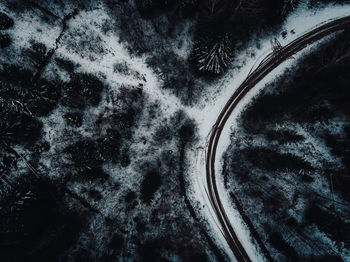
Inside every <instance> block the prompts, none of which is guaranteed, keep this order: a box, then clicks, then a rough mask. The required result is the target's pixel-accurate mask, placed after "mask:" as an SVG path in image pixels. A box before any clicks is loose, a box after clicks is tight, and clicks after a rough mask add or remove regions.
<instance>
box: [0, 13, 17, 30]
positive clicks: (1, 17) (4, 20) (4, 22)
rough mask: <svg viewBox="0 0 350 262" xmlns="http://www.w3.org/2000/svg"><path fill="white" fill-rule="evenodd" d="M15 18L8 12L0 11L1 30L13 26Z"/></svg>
mask: <svg viewBox="0 0 350 262" xmlns="http://www.w3.org/2000/svg"><path fill="white" fill-rule="evenodd" d="M13 24H14V22H13V19H12V18H10V17H9V16H8V15H7V14H5V13H3V12H0V30H7V29H10V28H11V27H13Z"/></svg>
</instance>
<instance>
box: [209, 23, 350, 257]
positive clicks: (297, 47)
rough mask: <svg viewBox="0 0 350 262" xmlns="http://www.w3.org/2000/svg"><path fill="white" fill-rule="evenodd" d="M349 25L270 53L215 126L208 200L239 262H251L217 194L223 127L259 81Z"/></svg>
mask: <svg viewBox="0 0 350 262" xmlns="http://www.w3.org/2000/svg"><path fill="white" fill-rule="evenodd" d="M347 26H350V16H346V17H343V18H339V19H336V20H333V21H331V22H328V23H325V24H322V25H320V26H318V27H316V28H315V29H313V30H311V31H309V32H307V33H305V34H303V35H302V36H300V37H298V38H297V39H295V40H294V41H292V42H290V43H289V44H288V45H286V46H283V47H280V48H279V49H277V50H275V51H274V52H272V53H270V54H269V55H268V56H267V57H266V58H265V59H264V60H263V61H262V62H261V63H260V64H259V66H258V67H257V68H256V69H255V70H254V71H253V72H251V73H249V75H248V76H247V78H246V79H245V80H244V82H243V83H242V84H241V85H240V86H239V87H238V89H237V90H236V91H235V92H234V94H233V95H232V96H231V97H230V99H229V100H228V102H227V103H226V105H225V106H224V108H223V109H222V111H221V113H220V115H219V117H218V119H217V120H216V122H215V124H214V126H213V127H212V130H211V134H210V137H209V143H208V146H207V155H206V180H207V187H208V197H209V200H210V202H211V205H212V207H213V210H214V212H215V215H216V218H217V219H218V221H219V223H220V225H221V231H222V233H223V235H224V238H225V239H226V241H227V244H228V245H229V247H230V249H231V250H232V252H233V254H234V255H235V257H236V259H237V260H238V261H252V260H251V259H250V258H249V256H248V254H247V252H246V251H245V249H244V248H243V245H242V244H241V242H240V241H239V239H238V237H237V235H236V233H235V230H234V228H233V226H232V225H231V223H230V220H229V219H228V217H227V214H226V211H225V209H224V207H223V205H222V203H221V200H220V194H219V192H218V188H217V184H216V179H215V155H216V148H217V146H218V142H219V139H220V135H221V132H222V129H223V127H224V126H225V124H226V122H227V119H228V118H229V117H230V115H231V113H232V111H233V110H234V109H235V107H236V106H237V104H238V103H239V102H240V100H242V98H243V97H244V96H245V95H246V94H247V93H248V91H249V90H251V89H252V88H253V87H254V86H255V85H256V84H257V83H258V82H259V81H260V80H262V79H263V78H264V77H265V76H266V75H267V74H269V73H270V72H271V71H272V70H273V69H275V68H276V67H277V66H279V65H280V64H281V63H282V62H283V61H285V60H287V59H288V58H290V57H292V56H293V54H296V53H297V52H299V51H301V50H302V49H304V48H305V47H306V46H308V45H310V44H312V43H314V42H316V41H317V40H320V39H322V38H323V37H325V36H327V35H330V34H331V33H334V32H336V31H339V30H342V29H345V28H346V27H347Z"/></svg>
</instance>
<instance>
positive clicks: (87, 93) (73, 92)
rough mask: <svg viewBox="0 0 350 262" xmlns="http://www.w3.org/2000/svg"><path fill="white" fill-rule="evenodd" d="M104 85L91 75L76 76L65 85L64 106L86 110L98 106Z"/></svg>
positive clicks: (81, 74) (80, 74)
mask: <svg viewBox="0 0 350 262" xmlns="http://www.w3.org/2000/svg"><path fill="white" fill-rule="evenodd" d="M103 89H104V85H103V83H102V82H101V81H100V80H99V79H98V78H97V77H95V76H93V75H90V74H84V73H79V74H74V75H72V77H71V81H70V82H69V83H68V84H65V85H64V92H63V99H62V104H63V105H65V106H68V107H71V108H77V109H81V110H83V109H85V108H86V107H88V106H97V105H98V104H99V103H100V100H101V92H102V90H103Z"/></svg>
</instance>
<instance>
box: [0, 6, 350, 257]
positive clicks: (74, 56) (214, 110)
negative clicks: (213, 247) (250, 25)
mask: <svg viewBox="0 0 350 262" xmlns="http://www.w3.org/2000/svg"><path fill="white" fill-rule="evenodd" d="M305 5H306V2H305V3H304V4H301V5H300V6H299V8H298V9H297V10H295V11H294V12H293V13H292V14H291V15H290V16H289V17H288V18H287V20H286V21H285V23H284V24H283V26H282V27H281V29H280V32H278V33H276V35H268V36H266V37H265V38H264V39H254V45H253V44H252V45H251V47H250V48H248V49H247V50H245V51H243V52H242V53H241V54H240V55H238V56H237V57H236V60H235V64H237V63H240V64H241V67H240V69H231V70H229V72H228V73H226V75H225V76H224V77H223V78H221V79H220V80H218V81H216V82H214V83H213V84H212V85H211V86H209V87H206V88H205V95H203V96H202V97H201V99H200V101H199V102H198V103H197V104H195V105H193V106H185V105H183V103H182V102H181V101H180V100H179V98H178V97H176V96H175V95H173V94H172V93H171V92H170V91H168V90H166V89H162V88H161V87H162V80H161V77H160V76H158V75H157V74H156V73H155V72H154V71H153V70H152V69H151V68H150V67H149V66H148V65H147V63H146V59H147V56H146V55H144V56H141V57H139V56H138V57H137V56H133V55H131V54H130V53H129V52H128V49H127V47H126V46H125V43H122V42H121V41H120V39H119V37H118V35H116V34H113V33H108V32H107V33H106V34H102V33H101V31H100V28H101V27H103V24H104V23H106V22H108V21H109V20H110V17H109V16H108V12H107V11H106V10H104V7H103V6H99V7H98V8H96V9H94V10H92V11H82V12H80V13H79V14H78V15H77V16H76V17H75V18H74V19H72V20H70V21H69V22H68V30H67V32H65V34H64V35H63V37H62V40H61V42H62V43H64V44H62V45H61V46H59V48H58V49H57V50H56V53H55V55H56V56H57V57H62V58H65V59H69V60H71V61H73V62H74V63H75V64H77V65H79V66H78V69H77V71H78V72H84V73H85V72H86V73H91V74H94V75H99V76H101V77H102V78H104V79H105V81H106V83H108V85H110V87H111V89H112V90H118V89H119V88H120V87H122V86H127V87H135V86H137V85H139V86H140V87H141V88H142V89H143V92H144V94H145V96H146V98H147V100H148V102H149V103H157V104H158V105H159V106H160V108H159V110H160V111H161V112H162V116H163V117H170V116H172V115H174V113H175V112H177V111H179V110H182V111H184V112H185V113H186V114H187V115H188V116H189V117H190V118H192V119H193V120H195V122H196V123H197V127H198V128H197V130H198V137H199V139H198V142H197V143H196V145H193V147H192V148H191V150H189V151H188V152H187V154H186V159H188V162H189V165H190V167H189V168H188V169H187V172H188V173H187V182H189V184H190V185H191V187H190V188H189V189H188V193H189V194H190V199H191V201H192V204H193V206H194V207H196V208H195V209H196V210H197V214H198V215H199V216H200V218H201V220H202V222H203V224H205V225H206V229H207V231H208V232H210V235H212V236H213V238H214V239H215V240H216V243H217V244H218V245H219V246H220V247H222V248H223V249H224V250H225V251H226V253H227V254H228V256H229V257H230V258H231V260H232V261H234V260H235V258H234V256H233V254H232V253H231V251H230V249H229V247H228V245H227V243H226V241H225V239H224V237H223V235H222V234H221V232H220V225H219V224H218V221H217V219H216V217H215V215H214V212H213V210H212V209H211V205H210V202H209V200H208V198H207V194H206V178H205V154H206V152H205V149H206V145H207V140H208V136H209V134H210V130H211V128H212V126H213V124H214V123H215V121H216V119H217V117H218V116H219V113H220V111H221V110H222V108H223V107H224V105H225V103H226V102H227V100H228V99H229V97H230V96H231V95H232V94H233V93H234V91H235V90H236V88H238V86H239V85H240V83H242V82H243V81H244V79H245V78H246V76H247V75H248V73H249V72H250V70H251V69H252V67H254V66H255V65H256V64H257V60H259V59H263V58H264V56H265V55H267V54H268V53H269V52H271V50H272V48H271V45H270V40H271V39H273V38H274V37H276V38H277V39H278V40H279V41H280V43H281V44H282V45H285V44H286V43H288V42H290V41H292V40H293V39H295V38H297V36H299V35H301V34H303V33H304V32H306V31H308V30H310V29H311V28H313V27H315V26H317V25H318V24H319V23H321V22H325V21H328V20H330V19H334V18H338V17H341V16H344V15H346V14H349V13H350V6H328V7H326V8H322V9H321V10H309V9H307V8H306V6H305ZM7 11H8V13H9V14H11V12H10V11H9V10H7ZM27 15H28V14H24V15H23V17H19V18H18V19H17V20H16V23H15V27H14V28H13V29H11V30H9V33H10V35H11V37H12V38H13V40H14V41H13V42H14V44H13V46H12V47H11V48H12V52H11V56H13V57H17V58H16V59H17V61H18V63H20V61H21V53H19V52H18V50H22V49H23V48H24V47H26V48H28V47H29V46H30V45H29V44H30V42H29V40H30V41H38V42H41V43H44V44H45V45H46V46H47V47H48V48H52V47H54V45H55V39H56V38H57V37H58V35H59V34H60V30H61V25H60V24H59V23H56V24H53V25H51V26H46V25H45V24H43V23H40V22H37V21H35V19H36V18H35V17H34V18H33V17H31V16H27ZM44 25H45V26H44ZM80 28H82V29H81V30H82V31H83V33H85V31H84V30H85V29H87V30H88V31H87V32H88V33H87V35H90V36H93V39H92V40H94V41H96V43H95V42H91V43H90V44H91V46H88V47H85V46H84V47H83V46H82V47H81V48H80V49H77V48H76V47H75V48H72V45H69V41H73V42H74V41H75V39H74V37H72V35H69V34H70V32H71V31H75V32H76V31H79V29H80ZM187 30H188V27H186V32H184V33H183V34H182V35H181V36H180V37H182V38H183V42H184V43H185V44H184V45H183V47H181V48H180V49H178V48H177V47H176V48H177V49H176V50H175V51H174V52H175V53H176V54H177V55H178V56H179V57H182V58H187V57H188V54H189V50H190V48H191V45H190V43H191V41H190V40H189V36H188V35H187V34H188V32H187ZM292 30H294V32H295V33H291V31H292ZM283 31H286V32H288V34H287V36H286V37H285V38H282V37H280V33H281V32H283ZM80 37H81V36H80ZM76 40H77V41H79V40H80V39H76ZM88 41H89V39H88V40H87V42H88ZM67 43H68V44H67ZM258 43H259V46H260V47H259V48H256V47H255V46H256V45H257V44H258ZM99 45H100V46H101V47H102V49H103V50H104V51H103V52H99V51H98V48H99ZM316 46H317V43H316V44H314V45H312V46H309V47H308V48H306V49H305V50H303V51H302V52H300V53H299V54H297V55H295V58H294V59H293V60H292V59H291V60H288V61H286V62H284V63H283V64H282V65H280V66H279V67H278V68H276V69H275V70H274V71H273V72H271V73H270V74H269V75H268V76H267V77H265V78H264V80H263V81H261V82H260V83H259V84H258V85H257V86H256V87H255V88H254V89H253V90H251V91H250V92H249V93H248V94H247V95H246V97H245V99H244V100H243V101H241V103H240V104H239V106H238V107H237V108H236V110H235V111H234V112H233V114H232V115H231V117H230V119H229V122H228V123H227V124H226V126H225V128H224V129H223V132H222V135H221V139H220V142H219V145H218V151H217V158H216V165H215V167H216V171H217V182H218V187H219V190H220V192H221V198H222V203H223V204H224V206H225V209H226V210H227V214H228V215H229V218H230V220H231V222H232V225H233V226H234V229H235V231H236V233H237V235H238V238H239V239H240V240H241V242H242V244H243V246H244V247H245V249H246V251H247V253H248V254H249V256H250V257H251V259H252V260H253V261H264V258H263V257H262V256H261V252H260V250H258V248H257V246H256V245H255V243H254V241H253V240H252V239H251V237H250V233H249V230H248V229H247V226H246V225H245V224H244V223H243V221H242V219H241V217H240V215H239V214H238V211H237V210H235V209H234V208H233V207H232V203H231V201H230V200H229V196H228V194H226V192H225V188H224V185H223V178H222V177H221V176H220V174H221V169H222V168H221V165H222V162H221V159H222V155H223V153H224V152H225V151H226V149H227V147H228V146H229V144H230V142H231V141H230V134H231V133H232V131H233V130H234V129H235V128H237V126H236V119H237V117H238V116H239V115H240V113H241V112H242V110H243V109H244V107H245V106H246V105H247V104H249V102H250V101H251V99H252V98H253V97H254V96H256V95H257V94H258V92H259V90H261V89H262V88H264V87H265V85H266V84H267V83H269V82H270V81H273V80H274V78H275V77H276V76H277V75H279V74H281V73H283V71H284V70H285V69H286V68H288V67H290V66H292V65H294V64H296V63H297V61H298V57H300V56H302V55H303V54H305V53H306V52H308V51H309V50H310V49H311V48H315V47H316ZM84 48H87V49H86V50H84ZM95 51H96V52H95ZM251 54H254V56H251ZM13 57H12V59H13ZM257 58H258V59H257ZM1 59H2V62H4V61H6V59H9V57H8V56H1ZM116 64H120V65H126V67H127V68H128V70H129V71H128V72H127V73H123V72H116V71H115V65H116ZM45 74H46V76H50V70H49V69H48V70H47V71H46V72H45ZM61 77H62V79H64V78H65V77H67V76H65V75H62V76H61ZM104 106H106V105H105V104H101V105H99V106H98V107H97V108H94V109H91V111H89V113H91V114H92V115H97V113H99V112H101V111H103V110H104ZM63 113H64V112H61V111H60V108H58V109H57V110H55V111H54V112H53V114H52V115H51V116H50V117H49V118H48V119H46V120H45V121H44V131H46V134H47V140H48V141H50V139H51V138H50V137H49V136H51V135H52V136H56V139H58V138H57V137H59V136H62V135H63V134H60V131H61V130H62V125H63V120H62V118H61V117H62V114H63ZM161 120H162V119H161ZM50 121H51V122H52V123H54V124H53V125H50ZM152 124H153V122H152ZM158 124H159V123H158ZM153 131H154V130H153V129H152V128H150V127H147V125H146V123H145V122H142V121H141V124H140V126H139V128H138V129H137V130H136V133H135V141H138V142H139V141H141V140H142V137H151V136H152V132H153ZM55 132H56V133H55ZM86 135H87V136H88V135H89V134H86ZM139 144H141V142H140V143H137V144H136V145H134V146H133V147H134V149H135V151H136V147H139ZM145 147H146V146H145ZM138 149H139V151H140V152H139V153H138V155H137V159H138V160H140V159H142V158H143V157H145V155H146V154H147V150H143V149H142V148H138ZM138 157H139V158H138ZM46 165H48V167H49V168H50V166H49V165H50V163H49V162H47V163H46ZM110 170H111V171H113V173H118V172H121V171H123V172H125V173H127V174H128V175H130V176H131V175H132V174H134V175H135V174H136V176H137V175H138V176H140V175H139V174H138V172H139V170H133V168H132V167H128V168H127V169H126V170H125V169H124V170H118V168H116V169H113V168H110ZM128 186H129V187H130V188H132V187H133V186H134V185H133V184H130V185H128ZM137 186H138V185H137ZM77 191H79V190H78V189H77ZM160 198H161V196H159V199H160ZM114 201H117V199H114V196H113V194H112V196H110V197H107V199H106V201H104V203H102V204H101V206H102V207H103V208H105V209H106V214H109V213H108V212H111V211H112V212H114V210H112V209H111V208H109V205H111V203H114ZM145 212H147V211H145ZM97 222H98V221H97ZM97 222H96V223H97ZM96 228H98V227H96Z"/></svg>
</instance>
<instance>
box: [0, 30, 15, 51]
mask: <svg viewBox="0 0 350 262" xmlns="http://www.w3.org/2000/svg"><path fill="white" fill-rule="evenodd" d="M11 43H12V40H11V37H10V36H9V35H8V34H3V33H0V48H6V47H8V46H10V45H11Z"/></svg>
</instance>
